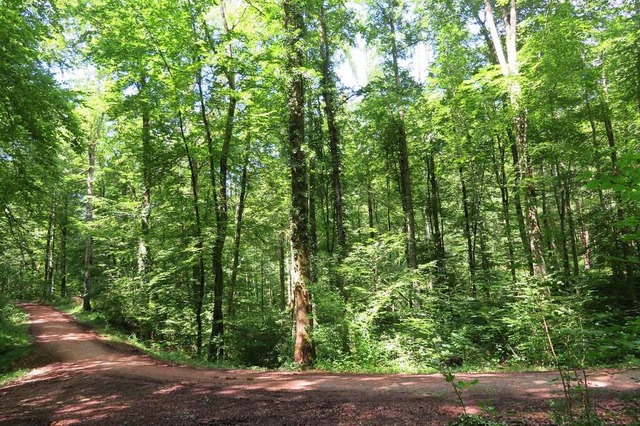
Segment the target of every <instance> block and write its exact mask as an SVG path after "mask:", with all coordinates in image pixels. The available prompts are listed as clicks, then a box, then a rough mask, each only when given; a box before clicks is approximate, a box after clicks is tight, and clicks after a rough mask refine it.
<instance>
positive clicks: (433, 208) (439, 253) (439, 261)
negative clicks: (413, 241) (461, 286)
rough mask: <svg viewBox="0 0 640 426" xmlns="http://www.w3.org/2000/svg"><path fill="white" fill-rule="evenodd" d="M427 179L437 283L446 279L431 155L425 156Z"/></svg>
mask: <svg viewBox="0 0 640 426" xmlns="http://www.w3.org/2000/svg"><path fill="white" fill-rule="evenodd" d="M427 178H428V182H427V184H428V185H429V195H430V196H429V199H430V200H429V201H430V206H429V210H430V213H431V217H432V229H433V240H434V244H435V258H436V274H437V279H438V281H439V282H443V281H444V279H445V277H446V265H445V249H444V236H443V233H442V227H441V222H440V216H441V215H440V190H439V189H438V178H437V175H436V165H435V161H434V159H433V155H432V154H430V155H428V156H427Z"/></svg>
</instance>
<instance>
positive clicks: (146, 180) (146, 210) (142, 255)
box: [138, 77, 153, 285]
mask: <svg viewBox="0 0 640 426" xmlns="http://www.w3.org/2000/svg"><path fill="white" fill-rule="evenodd" d="M146 85H147V79H146V77H142V79H141V80H140V87H141V90H140V91H141V92H142V93H144V94H145V95H146V93H145V88H146ZM150 115H151V114H150V112H149V104H148V100H146V99H143V107H142V180H143V187H144V189H143V191H142V206H141V214H140V222H141V223H140V225H141V228H142V235H141V237H140V240H139V242H138V275H139V277H140V279H141V281H142V284H143V285H144V284H145V283H146V282H147V273H148V272H149V257H150V255H149V217H150V214H151V173H152V167H153V166H152V161H153V153H152V152H151V117H150Z"/></svg>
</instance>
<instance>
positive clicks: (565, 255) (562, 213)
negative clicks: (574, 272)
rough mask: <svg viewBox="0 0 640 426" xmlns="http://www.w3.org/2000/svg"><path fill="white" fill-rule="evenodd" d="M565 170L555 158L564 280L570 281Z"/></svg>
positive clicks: (556, 196) (555, 190) (554, 184)
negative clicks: (563, 181)
mask: <svg viewBox="0 0 640 426" xmlns="http://www.w3.org/2000/svg"><path fill="white" fill-rule="evenodd" d="M562 174H563V172H562V170H561V168H560V164H559V163H558V160H557V159H555V173H553V178H554V179H553V181H554V182H553V195H554V197H555V199H556V209H557V211H558V219H559V222H560V247H561V252H560V255H561V257H562V273H563V275H564V282H565V283H568V282H569V279H570V278H571V265H570V263H569V243H568V241H567V239H568V238H567V204H566V203H567V197H566V195H565V193H564V186H563V185H562V180H563V179H564V178H563V176H562Z"/></svg>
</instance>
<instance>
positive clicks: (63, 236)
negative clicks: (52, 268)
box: [60, 200, 69, 297]
mask: <svg viewBox="0 0 640 426" xmlns="http://www.w3.org/2000/svg"><path fill="white" fill-rule="evenodd" d="M68 214H69V213H68V202H67V201H66V200H65V203H64V211H63V218H62V223H61V224H60V296H62V297H66V296H67V237H68V233H69V216H68Z"/></svg>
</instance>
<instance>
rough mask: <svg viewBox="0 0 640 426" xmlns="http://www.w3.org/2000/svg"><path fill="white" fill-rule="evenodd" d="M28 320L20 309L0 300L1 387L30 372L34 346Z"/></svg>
mask: <svg viewBox="0 0 640 426" xmlns="http://www.w3.org/2000/svg"><path fill="white" fill-rule="evenodd" d="M27 320H28V316H27V314H25V313H24V312H23V311H22V310H21V309H20V308H18V307H16V306H15V305H13V304H12V303H9V302H8V301H6V300H2V299H0V386H2V385H4V384H5V383H7V382H10V381H13V380H15V379H17V378H19V377H21V376H22V375H24V374H25V373H26V372H27V371H28V369H27V368H26V367H27V365H28V361H29V359H30V357H31V355H32V354H33V346H32V344H31V339H30V337H29V328H28V324H27Z"/></svg>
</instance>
